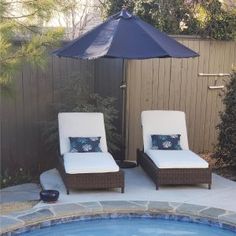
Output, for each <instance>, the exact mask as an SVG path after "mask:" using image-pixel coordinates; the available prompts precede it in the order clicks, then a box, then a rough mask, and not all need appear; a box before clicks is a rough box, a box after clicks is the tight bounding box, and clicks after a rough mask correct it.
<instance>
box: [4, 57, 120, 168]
mask: <svg viewBox="0 0 236 236" xmlns="http://www.w3.org/2000/svg"><path fill="white" fill-rule="evenodd" d="M74 76H79V77H80V78H82V79H84V80H85V81H86V83H88V84H89V86H88V88H89V89H90V91H91V92H96V93H100V94H102V95H104V96H112V95H115V96H116V97H117V98H119V97H120V96H121V95H120V91H119V90H116V91H114V90H113V89H112V88H113V87H114V86H117V87H118V88H119V83H120V81H121V78H122V63H121V61H120V60H105V59H101V60H97V61H88V60H76V59H65V58H57V57H50V58H49V61H48V65H47V67H46V70H44V71H42V70H40V69H39V68H35V67H32V66H29V65H25V66H24V67H23V68H22V70H21V71H19V72H18V73H17V75H16V76H15V78H14V83H15V96H14V97H13V98H6V97H2V98H1V101H0V130H1V140H0V147H1V148H0V159H1V171H4V170H6V168H7V169H11V170H14V169H18V170H19V168H24V169H27V170H28V169H31V170H32V171H34V170H39V171H42V170H43V169H47V168H52V167H55V166H56V164H57V159H56V158H57V157H56V153H55V152H50V151H49V150H48V148H47V145H46V144H45V142H44V140H43V137H42V122H45V121H48V120H50V119H51V118H52V104H53V103H55V102H60V101H62V100H63V99H65V98H63V97H58V93H57V90H58V87H59V86H60V85H61V84H62V82H63V84H64V83H65V80H70V79H71V77H74ZM68 82H69V81H68ZM121 106H122V105H121V104H120V103H118V102H117V109H118V110H119V109H121V108H120V107H121Z"/></svg>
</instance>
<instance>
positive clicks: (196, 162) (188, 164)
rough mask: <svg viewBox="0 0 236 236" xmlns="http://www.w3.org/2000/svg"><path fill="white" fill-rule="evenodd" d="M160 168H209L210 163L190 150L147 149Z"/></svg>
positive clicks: (147, 152)
mask: <svg viewBox="0 0 236 236" xmlns="http://www.w3.org/2000/svg"><path fill="white" fill-rule="evenodd" d="M145 153H146V154H147V155H148V156H149V157H150V158H151V159H152V161H153V162H154V163H155V165H156V166H157V167H158V168H160V169H169V168H170V169H173V168H176V169H183V168H208V167H209V165H208V163H207V162H206V161H205V160H203V159H202V158H201V157H200V156H198V155H197V154H195V153H194V152H192V151H190V150H178V151H176V150H167V151H166V150H151V149H150V150H146V152H145Z"/></svg>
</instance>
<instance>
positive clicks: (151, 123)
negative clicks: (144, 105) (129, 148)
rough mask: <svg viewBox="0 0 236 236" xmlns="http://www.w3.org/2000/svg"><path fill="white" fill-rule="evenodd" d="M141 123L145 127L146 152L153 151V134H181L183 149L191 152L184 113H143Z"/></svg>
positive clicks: (159, 111)
mask: <svg viewBox="0 0 236 236" xmlns="http://www.w3.org/2000/svg"><path fill="white" fill-rule="evenodd" d="M141 122H142V127H143V146H144V152H146V151H147V150H149V149H151V146H152V141H151V135H152V134H162V135H172V134H180V135H181V136H180V146H181V148H182V149H184V150H189V147H188V137H187V129H186V121H185V113H184V112H182V111H162V110H151V111H143V112H142V114H141Z"/></svg>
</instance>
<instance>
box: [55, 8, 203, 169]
mask: <svg viewBox="0 0 236 236" xmlns="http://www.w3.org/2000/svg"><path fill="white" fill-rule="evenodd" d="M53 54H54V55H57V56H59V57H69V58H79V59H89V60H91V59H96V58H122V59H136V60H137V59H148V58H168V57H172V58H189V57H197V56H199V54H198V53H196V52H194V51H193V50H191V49H189V48H187V47H186V46H184V45H182V44H181V43H179V42H177V41H176V40H175V39H173V38H171V37H169V36H168V35H167V34H165V33H163V32H161V31H159V30H158V29H156V28H155V27H153V26H151V25H150V24H148V23H146V22H144V21H142V20H141V19H140V18H139V17H137V16H135V15H133V14H131V13H129V12H128V11H127V10H126V9H125V8H123V9H122V10H121V11H120V12H118V13H117V14H115V15H113V16H111V17H110V18H108V20H106V21H105V22H104V23H102V24H100V25H98V26H97V27H95V28H94V29H92V30H91V31H89V32H87V33H85V34H84V35H82V36H81V37H79V38H78V39H75V40H73V41H72V42H70V43H68V44H67V45H66V46H64V47H62V48H60V49H58V50H56V51H54V52H53ZM123 62H124V60H123ZM121 88H122V91H123V114H122V117H123V121H122V125H123V128H122V144H123V147H124V148H125V135H126V132H125V130H126V127H125V111H126V92H125V88H126V78H125V63H123V81H122V83H121ZM124 154H125V150H123V157H124V158H125V156H124ZM133 166H135V165H134V164H133V163H132V162H127V161H125V160H121V163H120V167H123V168H125V167H126V168H127V167H133Z"/></svg>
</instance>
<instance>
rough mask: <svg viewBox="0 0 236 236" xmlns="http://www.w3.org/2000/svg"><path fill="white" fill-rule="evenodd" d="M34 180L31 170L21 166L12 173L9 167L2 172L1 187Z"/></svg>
mask: <svg viewBox="0 0 236 236" xmlns="http://www.w3.org/2000/svg"><path fill="white" fill-rule="evenodd" d="M31 181H32V176H31V175H30V173H29V170H24V169H23V168H19V169H18V170H16V171H15V172H14V173H10V172H9V170H8V169H6V170H5V171H3V172H2V173H1V174H0V188H5V187H9V186H13V185H17V184H23V183H29V182H31Z"/></svg>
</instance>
